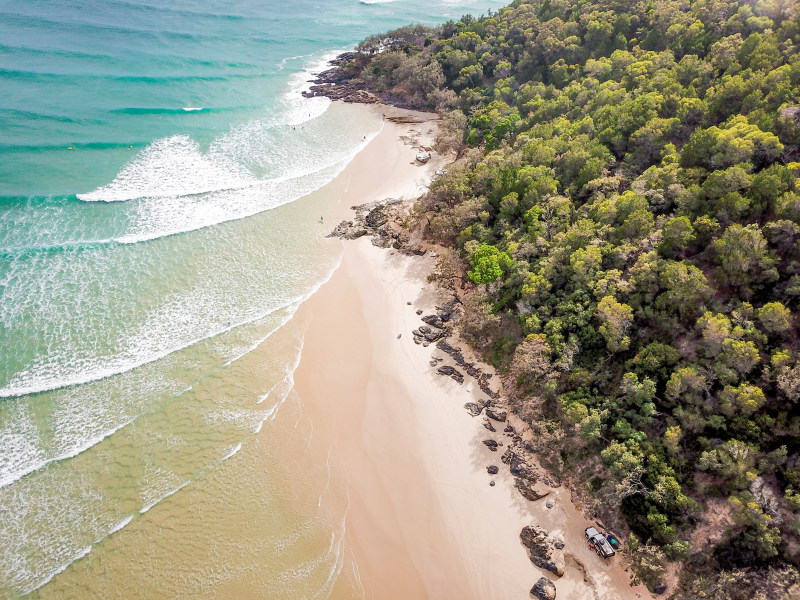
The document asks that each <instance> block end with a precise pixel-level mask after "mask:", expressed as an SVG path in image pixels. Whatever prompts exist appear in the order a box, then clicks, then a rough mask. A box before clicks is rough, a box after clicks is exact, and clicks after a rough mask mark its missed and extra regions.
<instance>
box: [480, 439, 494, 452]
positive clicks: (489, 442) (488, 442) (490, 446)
mask: <svg viewBox="0 0 800 600" xmlns="http://www.w3.org/2000/svg"><path fill="white" fill-rule="evenodd" d="M483 443H484V445H485V446H486V447H487V448H488V449H489V450H491V451H492V452H497V442H495V441H494V440H483Z"/></svg>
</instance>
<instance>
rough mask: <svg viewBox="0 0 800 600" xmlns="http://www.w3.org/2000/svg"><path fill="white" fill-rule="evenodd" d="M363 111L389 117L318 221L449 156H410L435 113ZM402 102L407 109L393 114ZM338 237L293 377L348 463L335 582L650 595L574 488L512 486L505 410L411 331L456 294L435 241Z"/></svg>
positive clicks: (416, 190)
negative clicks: (589, 541) (558, 555)
mask: <svg viewBox="0 0 800 600" xmlns="http://www.w3.org/2000/svg"><path fill="white" fill-rule="evenodd" d="M364 110H379V111H382V112H383V113H384V117H385V119H386V120H385V124H384V128H383V129H382V131H381V132H380V133H379V134H378V135H377V136H376V138H375V139H374V140H373V141H372V142H370V144H368V145H367V147H366V148H365V149H364V150H362V152H361V153H360V154H359V155H357V156H356V157H355V158H354V159H353V161H352V162H351V163H350V164H349V165H348V166H347V168H346V169H345V170H344V171H343V172H342V173H341V174H340V176H339V177H340V178H341V179H340V182H339V184H340V185H343V189H344V191H345V194H344V198H343V199H342V200H340V202H339V204H338V206H337V208H336V211H335V212H336V215H331V217H334V219H335V222H334V219H331V218H330V217H329V220H330V225H329V223H328V221H326V222H325V225H326V227H328V226H332V225H333V224H335V223H338V221H339V219H344V220H346V221H347V220H350V221H352V220H353V215H352V212H351V211H350V209H349V207H350V206H353V205H360V204H365V203H370V202H375V201H380V200H385V199H400V198H402V199H404V200H406V201H412V200H413V199H416V198H417V197H418V196H420V195H421V193H422V192H423V191H424V189H425V186H426V184H427V182H429V181H430V179H431V177H432V176H433V173H434V171H435V169H437V168H440V167H441V166H442V164H443V162H444V160H443V158H442V157H438V156H435V155H434V157H433V159H432V160H431V161H430V162H429V163H428V164H426V165H424V166H423V165H420V164H419V163H417V162H416V161H415V160H414V158H415V155H416V152H417V151H418V148H419V147H420V146H425V147H429V146H430V145H431V143H432V137H433V135H434V133H435V123H434V119H435V118H436V117H435V115H425V114H424V113H409V111H405V110H402V109H397V108H393V107H386V106H382V105H377V106H371V107H366V106H365V107H364ZM404 114H405V115H409V116H410V117H412V118H409V119H402V118H401V119H395V118H394V117H398V116H402V115H404ZM390 118H392V120H390ZM403 121H406V122H403ZM415 242H416V241H415ZM343 244H344V248H343V256H342V262H341V265H340V267H339V268H338V269H337V271H336V272H335V273H334V274H333V275H332V277H331V278H330V280H329V281H328V282H327V283H326V284H324V285H323V286H322V287H321V289H320V290H319V291H318V292H317V293H316V294H314V295H313V296H312V297H311V298H310V299H309V300H308V301H306V302H305V303H304V304H303V305H302V306H301V307H300V309H299V310H298V313H297V317H296V318H297V319H298V320H299V322H302V323H304V324H305V334H304V343H303V352H302V357H301V360H300V363H299V366H298V368H297V370H296V372H295V376H294V381H295V385H294V390H295V392H296V393H297V395H298V397H299V399H300V401H301V403H302V405H303V407H304V410H305V411H306V413H307V414H308V415H309V419H310V420H311V421H312V422H313V423H314V435H315V438H316V440H317V441H318V442H320V441H321V442H322V444H323V446H325V445H328V444H329V445H330V447H331V448H333V449H334V451H335V454H336V456H337V457H338V462H339V464H341V465H343V467H342V468H343V469H344V470H345V471H346V480H347V486H346V487H347V495H348V497H347V504H348V507H349V508H348V512H347V516H346V533H345V535H344V540H345V541H344V546H345V553H346V560H347V561H350V563H351V564H350V565H348V566H347V568H344V569H342V573H344V574H345V575H344V577H345V578H347V579H349V581H348V582H344V581H342V582H340V583H338V584H337V585H336V586H335V588H334V592H333V594H332V596H331V597H334V598H340V597H341V598H345V597H352V590H353V589H360V590H362V591H363V596H364V597H367V598H447V597H459V598H498V599H500V598H514V597H516V598H519V597H527V596H528V591H529V590H530V589H531V587H532V586H533V585H534V584H535V583H536V582H537V581H538V580H539V579H540V578H541V577H547V578H548V579H550V580H552V581H553V582H554V583H555V586H556V589H557V591H558V594H559V597H562V598H563V597H566V598H597V599H600V600H604V599H609V600H610V599H612V598H614V599H615V598H622V599H628V598H630V599H633V598H645V597H649V594H648V593H647V590H646V589H645V588H643V587H638V588H631V587H630V586H629V585H628V584H629V580H630V578H629V575H628V574H627V573H626V572H625V571H624V570H623V569H622V568H621V566H620V565H619V564H617V562H618V561H620V560H621V559H620V558H616V559H614V561H613V562H604V561H602V560H601V559H600V558H598V557H597V556H595V555H594V552H592V551H590V550H589V549H588V548H587V547H586V544H585V542H584V539H583V529H584V527H586V526H587V525H589V524H591V523H590V522H589V521H588V519H586V518H585V517H583V515H582V514H581V513H580V511H579V510H578V509H577V508H576V507H575V506H574V505H573V504H572V502H571V500H570V495H569V491H568V490H566V489H564V488H562V487H554V488H550V489H549V490H548V492H549V493H548V495H547V500H545V499H540V500H536V501H530V500H526V499H525V498H523V496H522V495H520V493H519V492H518V491H517V489H516V488H515V477H514V476H513V475H512V474H511V473H510V472H509V468H508V466H506V465H505V464H503V462H502V460H501V457H502V455H503V454H504V453H505V452H504V451H505V450H507V449H508V448H509V446H511V445H512V444H513V443H514V441H515V436H516V437H517V438H518V437H519V436H517V434H516V432H514V433H511V432H509V430H507V429H506V430H505V431H504V427H505V426H506V424H505V423H500V422H494V425H495V426H496V431H495V432H491V431H489V430H488V428H486V427H485V426H484V424H483V421H484V419H483V418H477V417H473V416H472V415H471V414H470V413H469V412H468V411H467V410H465V408H464V404H465V403H468V402H472V403H476V402H481V403H483V402H485V401H486V399H487V397H486V394H485V392H484V391H482V390H481V385H480V383H479V382H478V381H477V380H475V379H474V378H472V377H469V376H467V377H466V378H465V380H464V382H463V383H458V382H457V381H455V380H454V379H453V378H451V377H442V376H441V375H440V374H437V369H436V368H435V366H436V365H439V364H441V365H451V364H454V363H453V361H452V357H451V356H448V355H447V354H446V353H444V352H442V351H441V350H440V349H438V348H437V347H436V346H435V345H434V344H431V345H430V346H427V347H426V346H423V345H421V344H415V342H414V339H413V336H412V334H411V332H412V330H415V329H417V328H419V327H420V325H424V323H423V322H422V321H421V317H422V316H426V315H432V314H435V311H436V307H437V306H440V305H442V304H444V303H445V302H447V301H448V299H449V297H448V295H447V294H446V293H444V292H443V291H442V290H439V289H437V288H435V287H434V285H433V284H429V283H427V282H426V276H427V274H428V273H429V272H430V271H431V270H432V269H433V267H434V264H435V256H433V254H434V253H435V252H427V253H426V255H425V256H421V257H411V256H408V255H407V254H408V253H407V252H406V253H404V252H403V251H402V249H398V248H397V247H395V248H378V247H376V246H375V245H373V244H372V243H371V241H370V238H369V236H363V237H360V238H359V239H356V240H353V241H345V242H343ZM420 313H421V314H420ZM451 342H452V340H451ZM452 343H454V344H455V342H452ZM456 367H458V365H456ZM494 385H495V389H496V387H497V386H496V384H494ZM484 388H485V385H484ZM511 431H512V432H513V431H514V430H513V429H512V430H511ZM486 440H495V441H496V442H497V444H498V446H495V450H499V451H494V452H493V451H492V450H491V449H490V448H489V447H488V446H487V445H486V444H485V443H484V442H485V441H486ZM517 442H519V439H517ZM489 466H497V467H498V469H499V471H498V473H497V474H496V475H490V474H489V473H488V472H487V467H489ZM490 482H493V484H491V485H490ZM584 523H585V524H584ZM529 525H537V526H540V527H542V528H543V529H545V530H547V531H548V532H549V533H550V534H551V536H553V539H554V540H556V541H563V543H564V549H563V557H562V560H563V563H564V564H563V576H562V577H558V576H557V575H555V574H554V573H552V572H550V571H548V570H545V569H542V568H540V567H537V566H535V565H534V564H533V563H532V562H531V559H530V558H529V556H528V552H527V550H526V548H525V547H524V546H523V545H522V543H521V542H520V532H521V530H522V529H523V528H524V527H525V526H529ZM348 574H349V575H348ZM345 583H346V584H345Z"/></svg>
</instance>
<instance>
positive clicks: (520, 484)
mask: <svg viewBox="0 0 800 600" xmlns="http://www.w3.org/2000/svg"><path fill="white" fill-rule="evenodd" d="M514 487H515V488H517V490H519V493H520V494H522V496H523V497H524V498H525V499H526V500H530V501H531V502H535V501H536V500H541V499H542V498H544V497H545V496H547V495H548V494H549V493H550V490H548V489H540V488H539V486H537V485H536V484H535V483H532V482H530V481H525V480H524V479H520V478H519V477H517V478H516V479H514Z"/></svg>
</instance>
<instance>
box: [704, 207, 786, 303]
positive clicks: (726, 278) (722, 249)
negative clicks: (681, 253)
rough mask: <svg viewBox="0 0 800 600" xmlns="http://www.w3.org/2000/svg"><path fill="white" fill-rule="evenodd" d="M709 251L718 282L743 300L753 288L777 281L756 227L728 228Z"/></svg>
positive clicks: (764, 240) (763, 241) (764, 243)
mask: <svg viewBox="0 0 800 600" xmlns="http://www.w3.org/2000/svg"><path fill="white" fill-rule="evenodd" d="M713 249H714V259H715V261H716V263H717V264H718V265H719V269H718V274H719V279H720V280H721V281H722V282H723V283H725V284H727V285H729V286H731V287H733V288H734V289H736V290H737V291H739V293H741V294H742V295H743V296H744V297H745V298H748V297H750V296H751V295H752V293H753V289H754V288H757V287H760V286H761V285H762V284H764V283H770V282H773V281H776V280H777V279H778V271H777V269H776V268H775V259H774V258H773V257H772V256H770V253H769V249H768V248H767V240H766V239H765V238H764V234H762V233H761V229H759V227H758V225H756V224H750V225H746V226H744V225H740V224H738V223H736V224H734V225H731V226H730V227H728V228H727V229H726V230H725V232H724V233H723V234H722V235H721V236H720V237H719V239H717V240H716V241H715V242H714V244H713Z"/></svg>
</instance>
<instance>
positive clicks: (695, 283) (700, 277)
mask: <svg viewBox="0 0 800 600" xmlns="http://www.w3.org/2000/svg"><path fill="white" fill-rule="evenodd" d="M660 280H661V287H662V288H663V289H664V292H663V293H662V294H661V295H660V296H659V298H658V300H657V303H658V305H659V306H660V307H661V308H664V309H666V310H668V311H670V312H672V311H675V312H678V313H679V314H680V315H681V316H689V315H692V314H696V313H697V312H698V311H699V310H700V309H701V307H702V306H703V305H704V304H705V303H706V302H708V301H709V300H710V299H711V288H710V287H709V285H708V280H707V279H706V276H705V275H704V274H703V272H702V271H701V270H700V269H698V268H697V267H696V266H694V265H692V264H689V263H687V262H684V261H678V262H669V263H668V264H667V266H666V267H665V268H664V270H663V271H662V273H661V277H660Z"/></svg>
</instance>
